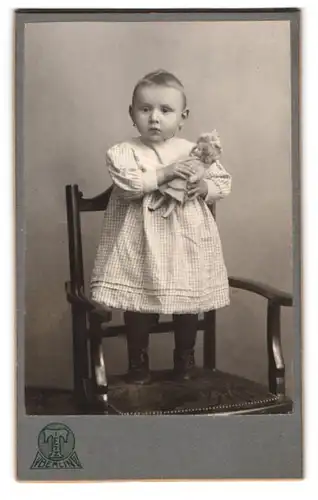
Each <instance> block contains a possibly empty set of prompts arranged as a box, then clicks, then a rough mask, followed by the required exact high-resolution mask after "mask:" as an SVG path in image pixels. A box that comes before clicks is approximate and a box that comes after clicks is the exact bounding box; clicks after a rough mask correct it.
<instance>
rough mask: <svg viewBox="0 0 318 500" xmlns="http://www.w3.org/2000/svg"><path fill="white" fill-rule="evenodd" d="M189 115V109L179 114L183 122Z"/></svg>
mask: <svg viewBox="0 0 318 500" xmlns="http://www.w3.org/2000/svg"><path fill="white" fill-rule="evenodd" d="M189 113H190V111H189V109H188V108H186V109H184V110H183V111H182V113H181V116H182V119H183V120H186V119H187V118H188V116H189Z"/></svg>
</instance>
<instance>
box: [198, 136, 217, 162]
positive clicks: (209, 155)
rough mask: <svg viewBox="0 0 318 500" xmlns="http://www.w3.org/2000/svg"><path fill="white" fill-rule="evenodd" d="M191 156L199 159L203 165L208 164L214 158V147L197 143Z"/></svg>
mask: <svg viewBox="0 0 318 500" xmlns="http://www.w3.org/2000/svg"><path fill="white" fill-rule="evenodd" d="M193 154H194V155H195V156H197V157H198V158H200V160H201V161H202V162H203V163H209V162H210V161H212V160H213V158H214V156H215V151H214V147H213V146H212V144H211V143H209V142H203V141H202V142H198V144H197V146H196V147H195V148H194V150H193Z"/></svg>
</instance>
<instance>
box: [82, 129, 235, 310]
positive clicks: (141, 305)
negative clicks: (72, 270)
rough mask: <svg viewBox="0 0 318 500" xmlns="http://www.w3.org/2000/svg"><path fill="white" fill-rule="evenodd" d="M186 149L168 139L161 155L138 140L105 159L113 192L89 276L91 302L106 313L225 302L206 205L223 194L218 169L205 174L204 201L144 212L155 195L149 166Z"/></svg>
mask: <svg viewBox="0 0 318 500" xmlns="http://www.w3.org/2000/svg"><path fill="white" fill-rule="evenodd" d="M192 147H193V144H192V143H190V142H188V141H186V140H184V139H173V144H168V146H167V145H165V146H164V148H162V150H161V151H159V150H157V153H156V154H155V153H154V151H153V150H152V149H151V148H149V147H146V146H145V145H144V144H143V143H142V142H141V140H140V139H137V138H136V139H132V140H131V141H128V142H125V143H121V144H117V145H115V146H113V147H112V148H111V149H110V150H109V151H108V153H107V166H108V168H109V172H110V175H111V177H112V180H113V183H114V189H113V192H112V195H111V198H110V201H109V205H108V207H107V210H106V212H105V216H104V221H103V226H102V231H101V239H100V242H99V245H98V249H97V255H96V259H95V264H94V269H93V273H92V278H91V297H92V299H93V300H95V301H96V302H98V303H100V304H102V305H104V306H105V307H107V308H110V309H121V310H128V311H139V312H145V313H146V312H148V313H164V314H173V313H175V314H183V313H189V314H190V313H200V312H203V311H208V310H211V309H217V308H220V307H223V306H226V305H227V304H229V286H228V277H227V271H226V267H225V264H224V260H223V255H222V248H221V242H220V237H219V233H218V229H217V226H216V223H215V221H214V218H213V216H212V214H211V212H210V210H209V207H208V204H210V203H213V202H214V201H216V200H217V199H221V198H223V197H224V196H226V195H228V194H229V192H230V188H231V177H230V175H229V174H228V173H227V172H226V171H225V170H224V168H223V167H222V165H221V164H220V163H218V162H217V163H216V164H214V166H212V167H210V168H209V169H207V171H206V180H207V185H208V195H207V197H206V199H205V200H203V199H202V198H200V197H199V198H197V199H195V200H193V201H188V202H186V203H185V204H184V205H183V206H181V205H179V206H177V207H176V208H175V210H174V211H173V212H172V214H171V215H170V216H169V217H168V218H163V217H162V214H163V213H164V212H165V210H166V207H165V206H163V207H162V208H159V209H158V210H156V211H150V210H149V209H148V207H149V204H150V203H151V202H152V201H153V200H154V199H156V197H157V196H158V190H157V188H158V185H157V176H156V168H157V167H158V166H162V164H168V163H171V162H173V161H175V160H177V159H178V158H180V157H182V156H187V155H188V154H189V152H190V150H191V148H192Z"/></svg>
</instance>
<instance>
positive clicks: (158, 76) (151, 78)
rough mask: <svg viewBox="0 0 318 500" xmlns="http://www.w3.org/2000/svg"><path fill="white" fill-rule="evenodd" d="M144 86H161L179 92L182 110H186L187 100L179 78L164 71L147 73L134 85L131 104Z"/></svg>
mask: <svg viewBox="0 0 318 500" xmlns="http://www.w3.org/2000/svg"><path fill="white" fill-rule="evenodd" d="M144 85H145V86H146V85H162V86H166V87H172V88H175V89H177V90H179V91H180V92H181V94H182V96H183V104H184V108H186V106H187V99H186V95H185V91H184V86H183V85H182V83H181V81H180V80H179V78H177V77H176V76H175V75H173V74H172V73H169V72H168V71H166V70H164V69H158V70H156V71H152V72H151V73H148V74H147V75H145V76H144V77H143V78H141V79H140V80H139V81H138V82H137V83H136V85H135V88H134V90H133V95H132V102H133V103H134V100H135V97H136V93H137V91H138V89H139V88H140V87H142V86H144Z"/></svg>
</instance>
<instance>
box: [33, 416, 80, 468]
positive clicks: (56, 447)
mask: <svg viewBox="0 0 318 500" xmlns="http://www.w3.org/2000/svg"><path fill="white" fill-rule="evenodd" d="M31 469H82V464H81V462H80V461H79V458H78V456H77V453H76V451H75V436H74V433H73V432H72V431H71V429H70V428H69V427H67V426H66V425H65V424H61V423H51V424H48V425H46V426H45V427H44V428H43V429H42V430H41V431H40V433H39V437H38V452H37V454H36V456H35V459H34V460H33V463H32V465H31Z"/></svg>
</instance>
